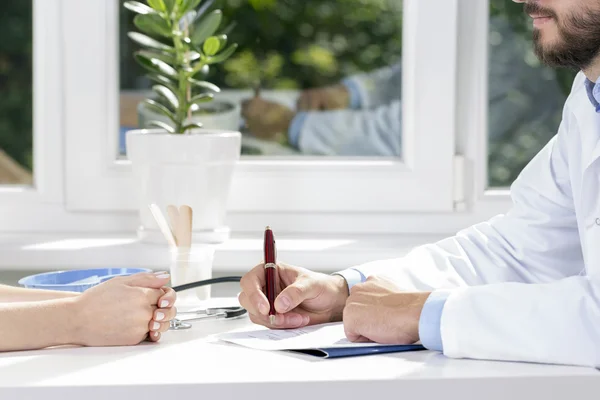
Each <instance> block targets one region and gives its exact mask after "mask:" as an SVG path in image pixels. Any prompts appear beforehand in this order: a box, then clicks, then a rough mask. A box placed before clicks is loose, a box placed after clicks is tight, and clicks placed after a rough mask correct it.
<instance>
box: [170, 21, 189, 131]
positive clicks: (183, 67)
mask: <svg viewBox="0 0 600 400" xmlns="http://www.w3.org/2000/svg"><path fill="white" fill-rule="evenodd" d="M171 24H172V25H171V26H172V28H174V29H173V31H174V32H173V33H174V34H173V45H174V47H175V55H176V59H177V64H178V65H179V76H178V81H179V82H178V93H177V97H178V98H179V109H177V111H176V113H175V133H180V134H183V133H184V132H183V123H184V121H185V117H186V115H185V114H186V113H185V111H186V110H187V108H188V102H189V100H188V97H187V91H188V87H189V83H188V73H187V72H186V71H187V70H188V69H189V63H190V62H189V57H186V54H187V49H186V48H187V45H186V44H184V43H183V41H182V40H181V36H180V35H179V33H178V32H177V33H176V32H175V29H177V30H179V21H178V20H177V19H174V20H172V21H171ZM186 36H187V35H186Z"/></svg>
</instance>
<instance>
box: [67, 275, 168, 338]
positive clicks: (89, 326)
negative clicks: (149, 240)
mask: <svg viewBox="0 0 600 400" xmlns="http://www.w3.org/2000/svg"><path fill="white" fill-rule="evenodd" d="M169 277H170V276H169V275H168V274H166V273H164V272H163V273H156V274H152V273H140V274H134V275H130V276H124V277H115V278H112V279H110V280H108V281H106V282H104V283H102V284H100V285H98V286H94V287H92V288H90V289H88V290H86V291H85V292H83V293H82V294H81V295H79V296H77V297H75V298H73V311H74V312H73V313H72V315H73V320H72V325H73V326H74V329H73V338H72V343H73V344H77V345H82V346H126V345H135V344H139V343H140V342H142V341H144V340H145V339H146V338H147V337H148V334H149V333H150V337H152V336H153V335H152V332H165V331H166V330H167V329H169V322H170V320H171V319H173V318H174V317H175V308H174V307H173V308H161V309H158V305H159V301H160V300H161V299H162V300H164V299H165V297H166V299H167V301H169V299H172V297H173V296H172V294H170V292H169V291H166V290H164V289H163V288H164V286H165V284H166V283H167V282H168V281H169ZM158 312H162V313H163V314H164V315H163V316H160V315H157V314H158ZM157 319H159V320H160V322H159V321H157ZM155 338H156V337H155Z"/></svg>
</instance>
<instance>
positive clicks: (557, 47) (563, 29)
mask: <svg viewBox="0 0 600 400" xmlns="http://www.w3.org/2000/svg"><path fill="white" fill-rule="evenodd" d="M598 4H599V7H598V9H596V10H592V9H590V8H582V9H580V10H578V11H576V12H574V13H571V14H569V15H562V16H558V15H557V14H556V13H555V12H554V11H553V10H551V9H547V8H544V7H541V6H540V5H539V4H538V3H537V2H528V3H525V6H524V11H525V13H526V14H540V15H548V16H550V17H552V18H553V19H554V23H555V24H556V26H557V28H558V35H559V38H558V39H557V41H555V43H553V44H544V43H542V32H541V31H540V30H539V29H537V28H534V31H533V41H534V44H535V54H536V55H537V57H538V58H539V59H540V61H541V62H543V63H544V64H546V65H549V66H552V67H569V68H574V69H586V68H587V67H589V66H590V65H591V64H592V62H593V61H594V59H595V58H596V57H597V56H598V55H599V54H600V2H599V3H598Z"/></svg>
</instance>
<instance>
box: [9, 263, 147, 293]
mask: <svg viewBox="0 0 600 400" xmlns="http://www.w3.org/2000/svg"><path fill="white" fill-rule="evenodd" d="M139 272H151V270H150V269H147V268H95V269H75V270H68V271H56V272H44V273H41V274H36V275H30V276H26V277H23V278H21V279H20V280H19V284H20V285H22V286H24V287H26V288H32V289H46V290H62V291H67V292H83V291H85V290H87V289H89V288H91V287H93V286H96V285H98V284H99V283H102V282H104V281H107V280H109V279H110V278H114V277H115V276H125V275H132V274H137V273H139Z"/></svg>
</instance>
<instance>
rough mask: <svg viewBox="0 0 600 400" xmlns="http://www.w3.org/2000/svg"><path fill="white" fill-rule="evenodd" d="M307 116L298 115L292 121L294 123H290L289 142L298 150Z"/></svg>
mask: <svg viewBox="0 0 600 400" xmlns="http://www.w3.org/2000/svg"><path fill="white" fill-rule="evenodd" d="M307 116H308V115H307V113H305V112H299V113H296V115H295V116H294V119H292V122H291V123H290V127H289V129H288V141H289V142H290V144H291V145H292V146H294V147H296V148H298V141H299V140H300V132H301V131H302V126H303V125H304V120H306V117H307Z"/></svg>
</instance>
